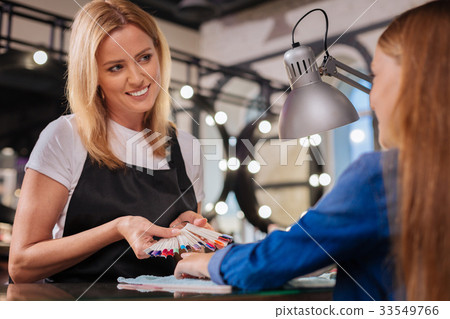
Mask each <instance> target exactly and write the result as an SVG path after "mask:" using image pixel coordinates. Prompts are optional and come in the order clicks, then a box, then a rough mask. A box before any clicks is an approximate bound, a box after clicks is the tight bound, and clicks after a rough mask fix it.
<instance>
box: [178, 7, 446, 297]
mask: <svg viewBox="0 0 450 319" xmlns="http://www.w3.org/2000/svg"><path fill="white" fill-rule="evenodd" d="M443 30H450V1H433V2H430V3H427V4H425V5H423V6H421V7H418V8H415V9H411V10H410V11H407V12H405V13H404V14H402V15H401V16H399V17H398V18H397V19H395V20H394V21H393V22H392V23H391V24H390V25H389V27H388V28H387V30H386V31H385V32H384V33H383V34H382V36H381V38H380V40H379V42H378V46H377V48H376V51H375V56H374V59H373V63H372V70H373V73H374V82H373V87H372V91H371V93H370V100H371V106H372V108H373V109H374V111H375V113H376V115H377V118H378V121H379V131H380V135H379V138H380V142H381V144H382V145H383V146H384V147H385V148H386V149H387V151H384V152H374V153H369V154H365V155H363V156H362V157H361V158H360V159H358V160H357V161H356V162H355V163H353V164H352V165H350V167H349V168H348V169H347V170H346V171H345V173H343V174H342V177H341V178H340V179H339V181H338V182H337V184H336V186H335V187H334V188H333V190H332V191H331V192H330V193H329V194H328V195H327V196H325V197H324V198H323V199H322V200H321V201H320V202H319V203H318V204H317V205H316V206H315V207H314V208H312V209H310V210H309V212H308V213H307V214H306V215H305V216H304V217H303V218H302V219H300V220H299V221H298V223H296V224H294V225H293V226H292V228H291V230H290V231H289V232H281V231H275V232H273V233H271V234H270V235H269V236H268V237H267V238H266V239H265V240H263V241H261V242H259V243H256V244H248V245H241V246H228V247H226V248H225V249H224V250H221V251H219V252H216V253H215V254H184V255H182V257H183V258H184V259H183V260H182V261H181V262H179V263H178V265H177V268H176V269H175V275H176V276H177V277H181V276H182V274H190V275H194V276H198V277H211V278H212V279H213V280H214V281H216V282H218V283H226V284H229V285H233V286H236V287H239V288H242V289H246V290H259V289H267V288H274V287H278V286H281V285H283V284H284V283H285V282H286V281H288V280H289V279H292V278H294V277H297V276H300V275H304V274H307V273H309V272H311V271H314V270H316V269H320V268H322V267H324V266H326V265H328V264H331V263H336V264H337V265H338V274H337V280H336V286H335V288H334V298H335V299H338V300H386V299H409V300H450V257H449V254H448V253H449V251H450V233H449V231H448V229H449V228H450V196H449V194H448V185H449V184H450V148H449V137H450V108H449V105H448V104H449V101H450V91H449V89H448V88H449V87H450V69H449V67H450V61H449V57H448V52H450V38H449V37H448V36H443V35H442V32H443ZM281 259H282V260H283V262H282V263H280V262H279V261H280V260H281Z"/></svg>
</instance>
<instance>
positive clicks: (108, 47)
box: [96, 24, 161, 131]
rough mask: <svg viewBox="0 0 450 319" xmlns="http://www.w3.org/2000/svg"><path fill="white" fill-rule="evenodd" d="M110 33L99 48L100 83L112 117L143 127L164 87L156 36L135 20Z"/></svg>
mask: <svg viewBox="0 0 450 319" xmlns="http://www.w3.org/2000/svg"><path fill="white" fill-rule="evenodd" d="M109 35H110V36H107V37H105V39H104V40H103V41H102V42H101V43H100V45H99V47H98V49H97V54H96V59H97V64H98V83H99V85H100V87H101V89H102V91H103V94H104V97H105V100H106V105H107V108H108V110H109V114H110V117H111V119H112V120H114V121H115V122H117V123H119V124H121V125H123V126H125V127H128V128H130V129H134V130H136V131H140V130H141V129H142V120H143V117H144V113H145V112H147V111H149V110H150V109H151V108H152V107H153V105H154V103H155V100H156V97H157V96H158V94H159V91H160V81H161V74H160V67H159V57H158V53H157V51H156V49H155V46H154V44H153V40H152V39H151V38H150V37H149V36H148V35H147V34H146V33H145V32H144V31H142V30H141V29H140V28H138V27H137V26H135V25H133V24H127V25H125V26H124V27H121V28H119V29H116V30H114V31H113V32H111V33H110V34H109Z"/></svg>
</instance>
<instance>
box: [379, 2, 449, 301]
mask: <svg viewBox="0 0 450 319" xmlns="http://www.w3.org/2000/svg"><path fill="white" fill-rule="evenodd" d="M448 30H450V1H443V0H441V1H433V2H429V3H426V4H424V5H422V6H420V7H417V8H414V9H411V10H409V11H407V12H405V13H403V14H402V15H401V16H399V17H398V18H397V19H395V20H394V21H393V22H392V23H391V24H390V25H389V27H388V28H387V30H386V31H385V32H384V33H383V34H382V36H381V37H380V40H379V43H378V44H379V46H380V48H381V49H382V50H383V52H384V53H386V54H388V55H390V56H392V57H394V58H396V59H397V60H398V62H399V63H400V64H401V66H402V75H401V79H399V80H400V81H401V89H400V94H399V98H398V103H397V105H396V108H395V110H394V114H393V120H392V125H391V128H390V129H391V131H392V132H396V133H397V135H396V139H397V140H396V144H397V145H398V147H399V150H400V152H399V154H400V155H399V171H400V179H399V189H400V201H399V204H400V206H399V207H400V215H399V217H400V218H399V222H400V225H401V228H400V229H401V235H400V238H399V240H398V241H397V243H396V244H395V245H394V249H395V253H396V256H397V258H398V275H399V279H400V282H402V283H403V284H404V285H405V287H406V294H407V299H409V300H450V254H449V253H450V231H449V229H450V194H449V191H448V189H449V185H450V105H449V103H450V80H449V78H450V59H449V53H450V37H449V36H448V34H447V32H448Z"/></svg>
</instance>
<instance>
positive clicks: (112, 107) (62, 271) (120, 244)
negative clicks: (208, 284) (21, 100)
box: [9, 0, 210, 283]
mask: <svg viewBox="0 0 450 319" xmlns="http://www.w3.org/2000/svg"><path fill="white" fill-rule="evenodd" d="M170 63H171V61H170V52H169V48H168V45H167V42H166V40H165V37H164V35H163V34H162V33H161V31H160V29H159V28H158V26H157V25H156V23H155V20H154V19H153V18H152V17H151V16H150V15H149V14H147V13H146V12H144V11H143V10H141V9H140V8H139V7H137V6H136V5H134V4H132V3H131V2H129V1H125V0H109V1H92V2H90V3H88V4H87V5H86V6H84V7H83V8H82V9H81V10H80V11H79V13H78V14H77V16H76V17H75V20H74V23H73V26H72V34H71V40H70V49H69V57H68V79H67V97H68V101H69V105H70V108H71V111H72V114H71V115H66V116H62V117H60V118H59V119H57V120H55V121H54V122H52V123H51V124H49V125H48V127H47V128H46V129H45V130H44V131H43V132H42V133H41V136H40V138H39V141H38V142H37V144H36V146H35V148H34V150H33V152H32V154H31V157H30V160H29V162H28V164H27V169H26V174H25V178H24V182H23V187H22V191H21V196H20V201H19V205H18V209H17V212H16V218H15V222H14V230H13V233H14V235H13V238H12V243H11V250H10V260H9V273H10V276H11V278H12V280H13V281H14V282H15V283H21V282H34V281H38V280H41V279H46V280H47V281H53V282H89V281H94V280H102V281H114V280H116V279H117V277H118V276H125V277H135V276H138V275H143V274H152V275H171V274H173V270H174V267H175V263H174V260H173V258H168V259H159V258H152V259H148V256H147V255H146V254H145V253H144V252H143V250H144V249H145V248H147V247H148V246H149V245H150V244H151V243H152V241H153V240H154V239H153V236H158V237H171V236H174V235H176V234H178V232H179V231H178V230H172V229H170V228H166V227H168V226H171V225H174V224H176V223H178V222H179V221H180V220H183V221H184V220H187V221H191V222H193V223H195V224H197V225H200V226H205V227H210V226H209V225H208V224H207V221H206V219H204V218H202V217H201V215H200V214H199V213H196V212H197V211H198V207H200V206H199V203H200V202H201V200H202V198H203V197H204V194H203V180H202V178H203V176H202V167H201V166H200V165H199V164H198V163H197V164H196V163H195V161H194V158H198V156H197V157H194V156H193V155H194V154H192V153H193V150H194V149H195V148H193V143H195V139H194V138H193V137H192V136H191V135H189V134H187V133H185V132H182V131H179V130H176V129H175V128H174V126H173V125H171V123H170V122H169V119H168V117H169V102H170V101H169V99H170V97H169V95H168V87H169V81H170ZM144 137H147V138H148V141H149V142H148V143H146V142H145V141H144ZM130 141H131V142H133V141H134V142H133V143H131V142H130ZM143 141H144V142H143ZM139 148H141V149H139ZM197 149H198V148H197ZM149 150H150V151H149ZM139 154H144V156H142V157H141V156H139ZM169 155H170V156H169ZM130 246H131V248H132V249H129V248H130Z"/></svg>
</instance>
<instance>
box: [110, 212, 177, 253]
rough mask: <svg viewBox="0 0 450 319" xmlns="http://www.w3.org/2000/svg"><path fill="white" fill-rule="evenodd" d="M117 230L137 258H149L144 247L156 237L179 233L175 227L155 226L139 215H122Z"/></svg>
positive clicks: (148, 245) (150, 243) (172, 235)
mask: <svg viewBox="0 0 450 319" xmlns="http://www.w3.org/2000/svg"><path fill="white" fill-rule="evenodd" d="M117 231H118V232H119V233H120V234H121V235H122V237H123V238H124V239H126V241H127V242H128V243H129V244H130V246H131V248H132V249H133V251H134V253H135V255H136V257H137V258H138V259H145V258H149V257H150V256H149V255H148V254H146V253H145V252H144V249H146V248H148V247H150V246H151V245H152V244H153V243H154V242H155V240H154V239H153V236H157V237H174V236H177V235H179V234H180V230H179V229H177V228H164V227H160V226H157V225H155V224H153V223H152V222H150V221H149V220H148V219H146V218H144V217H141V216H124V217H120V218H119V222H118V223H117Z"/></svg>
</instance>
